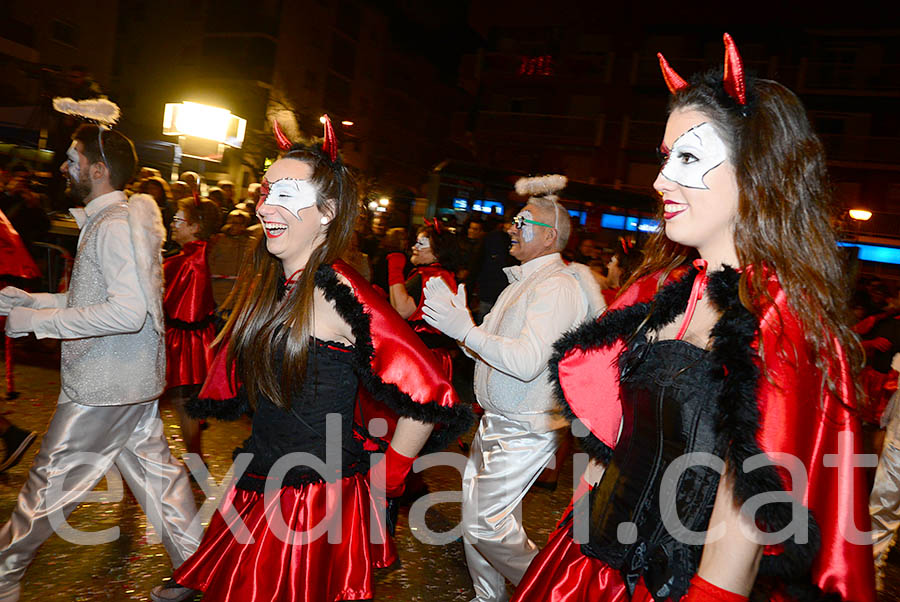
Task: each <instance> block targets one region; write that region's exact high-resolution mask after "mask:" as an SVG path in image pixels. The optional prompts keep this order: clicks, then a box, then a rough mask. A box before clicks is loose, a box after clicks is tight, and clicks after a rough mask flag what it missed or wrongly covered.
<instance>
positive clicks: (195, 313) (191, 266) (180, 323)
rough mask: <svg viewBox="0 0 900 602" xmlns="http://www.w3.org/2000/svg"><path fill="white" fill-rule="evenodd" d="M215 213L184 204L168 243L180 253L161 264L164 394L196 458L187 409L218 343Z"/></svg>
mask: <svg viewBox="0 0 900 602" xmlns="http://www.w3.org/2000/svg"><path fill="white" fill-rule="evenodd" d="M219 214H220V211H219V207H218V206H217V205H216V204H215V203H214V202H212V201H210V200H208V199H201V198H199V197H197V198H191V197H187V198H183V199H179V201H178V211H177V213H176V214H175V215H174V216H173V217H172V223H171V226H170V228H171V236H170V238H171V240H172V242H174V243H176V244H178V245H179V246H180V247H181V252H180V253H178V254H176V255H173V256H171V257H169V258H167V259H166V260H165V261H164V262H163V272H164V276H165V282H166V292H165V294H164V295H163V310H164V311H165V314H166V389H167V390H168V395H169V398H170V399H171V400H172V405H174V406H175V410H176V411H177V412H178V420H179V422H180V423H181V434H182V436H183V437H184V444H185V447H186V448H187V451H188V452H189V453H192V454H198V455H199V454H200V453H201V449H200V421H199V420H197V419H196V418H193V417H191V416H189V415H188V413H187V410H186V409H185V403H186V402H187V401H188V400H189V399H191V398H192V397H194V396H195V395H196V394H197V393H198V392H199V391H200V386H201V385H202V384H203V381H204V380H205V379H206V372H207V369H208V367H209V364H210V361H212V354H213V352H212V342H213V341H214V340H215V338H216V326H215V323H214V321H213V318H214V312H215V309H216V302H215V300H214V299H213V292H212V277H211V276H210V273H209V264H208V263H207V255H208V251H209V239H210V237H211V236H212V235H213V234H215V233H216V231H217V230H218V229H219Z"/></svg>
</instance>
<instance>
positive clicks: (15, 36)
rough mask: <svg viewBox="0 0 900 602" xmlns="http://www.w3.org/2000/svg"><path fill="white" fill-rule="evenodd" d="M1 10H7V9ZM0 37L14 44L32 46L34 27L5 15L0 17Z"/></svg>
mask: <svg viewBox="0 0 900 602" xmlns="http://www.w3.org/2000/svg"><path fill="white" fill-rule="evenodd" d="M3 12H4V13H5V12H8V10H4V11H3ZM0 38H6V39H7V40H10V41H11V42H15V43H16V44H21V45H23V46H28V47H29V48H34V28H33V27H32V26H31V25H28V24H27V23H23V22H21V21H19V20H17V19H13V18H10V17H8V16H6V15H4V16H3V18H2V19H0Z"/></svg>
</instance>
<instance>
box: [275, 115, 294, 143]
mask: <svg viewBox="0 0 900 602" xmlns="http://www.w3.org/2000/svg"><path fill="white" fill-rule="evenodd" d="M272 123H273V124H274V127H273V129H274V130H275V141H276V142H277V143H278V148H280V149H281V150H283V151H284V150H287V149H289V148H291V146H293V143H292V142H291V141H290V139H289V138H288V137H287V136H285V135H284V132H282V131H281V126H280V125H278V120H277V119H273V120H272Z"/></svg>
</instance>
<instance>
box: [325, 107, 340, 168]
mask: <svg viewBox="0 0 900 602" xmlns="http://www.w3.org/2000/svg"><path fill="white" fill-rule="evenodd" d="M324 117H325V141H324V142H323V143H322V150H323V151H325V152H326V153H327V154H328V156H329V157H330V158H331V162H332V163H334V162H335V161H336V160H337V154H338V149H337V138H336V137H335V135H334V128H333V127H331V118H330V117H328V115H324Z"/></svg>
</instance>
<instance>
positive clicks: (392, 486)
mask: <svg viewBox="0 0 900 602" xmlns="http://www.w3.org/2000/svg"><path fill="white" fill-rule="evenodd" d="M415 460H416V457H415V456H413V457H411V458H408V457H406V456H404V455H403V454H401V453H400V452H398V451H397V450H395V449H394V448H393V447H392V446H390V445H389V446H388V448H387V451H386V452H385V454H384V459H383V460H382V461H381V462H379V463H378V464H376V465H375V466H373V467H372V469H371V470H370V471H369V475H370V480H371V475H372V473H375V474H378V472H379V468H378V467H379V466H381V465H384V467H385V468H384V493H385V495H386V496H387V497H400V496H401V495H403V490H404V489H406V475H408V474H409V471H410V469H411V468H412V465H413V462H415Z"/></svg>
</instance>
